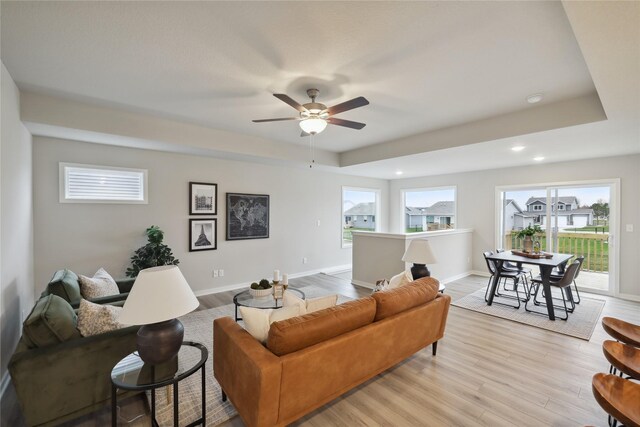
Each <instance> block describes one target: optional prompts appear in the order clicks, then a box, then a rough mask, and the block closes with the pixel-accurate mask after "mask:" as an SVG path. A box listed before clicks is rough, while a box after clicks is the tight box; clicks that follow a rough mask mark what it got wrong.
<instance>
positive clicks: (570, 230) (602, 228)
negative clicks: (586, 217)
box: [562, 225, 609, 233]
mask: <svg viewBox="0 0 640 427" xmlns="http://www.w3.org/2000/svg"><path fill="white" fill-rule="evenodd" d="M562 230H563V231H566V232H568V233H579V232H581V231H589V232H594V231H595V232H598V233H608V232H609V226H608V225H604V226H602V225H599V226H594V225H590V226H587V227H582V228H563V229H562Z"/></svg>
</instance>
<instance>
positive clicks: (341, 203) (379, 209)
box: [340, 185, 382, 249]
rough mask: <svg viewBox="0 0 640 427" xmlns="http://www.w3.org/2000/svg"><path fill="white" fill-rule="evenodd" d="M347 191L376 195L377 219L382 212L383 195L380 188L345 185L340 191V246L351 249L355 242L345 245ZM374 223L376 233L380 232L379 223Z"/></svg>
mask: <svg viewBox="0 0 640 427" xmlns="http://www.w3.org/2000/svg"><path fill="white" fill-rule="evenodd" d="M345 191H362V192H369V193H374V194H375V196H376V200H375V203H376V211H375V216H376V217H378V218H379V217H380V212H382V211H381V206H380V194H381V190H380V189H379V188H366V187H350V186H345V185H343V186H342V188H341V190H340V246H341V247H342V248H343V249H344V248H351V247H352V246H353V240H351V243H345V240H344V225H345V222H344V192H345ZM356 216H357V215H351V218H354V217H356ZM372 223H373V224H374V229H373V231H374V232H379V231H380V226H379V225H378V224H379V221H372Z"/></svg>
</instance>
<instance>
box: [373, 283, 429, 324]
mask: <svg viewBox="0 0 640 427" xmlns="http://www.w3.org/2000/svg"><path fill="white" fill-rule="evenodd" d="M439 284H440V282H438V280H436V279H434V278H433V277H423V278H421V279H418V280H414V281H413V282H411V283H409V284H408V285H405V286H401V287H399V288H395V289H389V290H384V291H380V292H376V293H374V294H373V298H375V300H376V316H375V320H376V321H378V320H382V319H384V318H387V317H389V316H393V315H394V314H398V313H400V312H402V311H405V310H408V309H410V308H413V307H416V306H418V305H422V304H425V303H427V302H429V301H431V300H433V299H434V298H435V297H436V295H438V287H439Z"/></svg>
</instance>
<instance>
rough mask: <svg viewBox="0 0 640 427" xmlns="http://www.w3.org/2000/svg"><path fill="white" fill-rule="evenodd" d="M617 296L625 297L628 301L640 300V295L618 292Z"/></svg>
mask: <svg viewBox="0 0 640 427" xmlns="http://www.w3.org/2000/svg"><path fill="white" fill-rule="evenodd" d="M616 298H620V299H625V300H628V301H638V302H640V295H631V294H618V295H616Z"/></svg>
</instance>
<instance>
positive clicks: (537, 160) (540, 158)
mask: <svg viewBox="0 0 640 427" xmlns="http://www.w3.org/2000/svg"><path fill="white" fill-rule="evenodd" d="M533 160H535V161H536V162H541V161H543V160H544V157H542V156H538V157H534V158H533Z"/></svg>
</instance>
